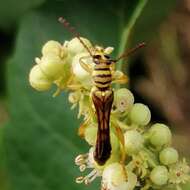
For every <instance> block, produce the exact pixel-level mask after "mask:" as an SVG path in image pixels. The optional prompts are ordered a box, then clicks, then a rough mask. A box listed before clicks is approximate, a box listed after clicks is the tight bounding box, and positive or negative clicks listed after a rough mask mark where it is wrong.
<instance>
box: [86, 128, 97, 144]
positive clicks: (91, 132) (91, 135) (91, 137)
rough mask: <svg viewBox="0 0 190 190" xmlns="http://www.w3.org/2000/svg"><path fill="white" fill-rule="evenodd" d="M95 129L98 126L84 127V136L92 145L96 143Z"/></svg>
mask: <svg viewBox="0 0 190 190" xmlns="http://www.w3.org/2000/svg"><path fill="white" fill-rule="evenodd" d="M97 130H98V128H97V127H96V126H94V125H92V126H89V127H87V128H86V129H85V132H84V137H85V140H86V141H87V142H88V144H89V145H92V146H94V145H95V144H96V137H97Z"/></svg>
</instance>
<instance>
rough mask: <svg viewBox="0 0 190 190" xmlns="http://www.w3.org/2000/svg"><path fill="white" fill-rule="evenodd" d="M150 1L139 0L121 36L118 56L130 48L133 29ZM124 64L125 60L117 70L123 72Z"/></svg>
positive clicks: (119, 64)
mask: <svg viewBox="0 0 190 190" xmlns="http://www.w3.org/2000/svg"><path fill="white" fill-rule="evenodd" d="M147 2H148V0H139V3H138V5H137V6H136V8H135V10H134V12H133V14H132V15H131V18H130V19H129V22H128V23H127V24H126V25H125V26H124V29H123V32H122V35H121V40H120V46H119V51H118V56H119V55H120V54H121V53H123V52H124V51H125V49H126V48H127V47H129V36H130V34H131V31H132V28H133V27H134V25H135V23H136V21H137V19H138V18H139V16H140V15H141V13H142V11H143V9H144V7H145V5H146V3H147ZM122 64H123V60H121V61H119V62H118V64H117V69H118V70H120V71H121V70H122ZM119 86H120V85H119V84H117V85H116V88H117V87H118V88H119Z"/></svg>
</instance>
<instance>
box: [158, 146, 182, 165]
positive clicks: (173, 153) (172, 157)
mask: <svg viewBox="0 0 190 190" xmlns="http://www.w3.org/2000/svg"><path fill="white" fill-rule="evenodd" d="M159 157H160V162H161V163H162V164H164V165H170V164H174V163H176V162H177V161H178V157H179V155H178V152H177V150H176V149H174V148H172V147H168V148H165V149H163V150H162V151H161V152H160V156H159Z"/></svg>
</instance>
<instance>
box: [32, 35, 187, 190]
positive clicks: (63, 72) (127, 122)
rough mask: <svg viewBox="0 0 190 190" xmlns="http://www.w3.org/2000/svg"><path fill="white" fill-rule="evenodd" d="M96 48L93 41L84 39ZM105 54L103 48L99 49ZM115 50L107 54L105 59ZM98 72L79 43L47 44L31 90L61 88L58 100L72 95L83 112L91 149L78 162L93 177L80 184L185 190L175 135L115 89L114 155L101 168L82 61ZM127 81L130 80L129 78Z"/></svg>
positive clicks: (83, 132)
mask: <svg viewBox="0 0 190 190" xmlns="http://www.w3.org/2000/svg"><path fill="white" fill-rule="evenodd" d="M81 39H82V40H83V42H84V43H85V44H86V45H87V46H88V48H90V49H91V48H92V45H91V43H90V41H89V40H87V39H85V38H81ZM100 48H102V47H100ZM112 51H113V48H112V47H107V48H105V49H104V52H105V53H106V54H110V53H111V52H112ZM85 56H87V58H86V59H84V61H85V63H86V64H88V65H89V66H91V67H92V68H93V66H94V63H93V60H92V58H91V57H88V56H89V53H88V52H87V50H86V49H85V48H84V47H83V45H82V44H81V43H80V42H79V40H78V39H77V38H74V39H72V40H70V41H65V43H64V44H63V45H62V44H60V43H59V42H57V41H48V42H47V43H46V44H45V45H44V46H43V48H42V57H41V58H36V59H35V62H36V64H35V65H34V66H33V68H32V69H31V71H30V75H29V81H30V84H31V86H32V87H33V88H34V89H36V90H38V91H46V90H49V89H50V88H51V87H52V85H53V84H54V85H56V87H57V91H56V92H55V93H54V96H57V95H59V93H60V92H62V91H66V90H67V91H69V96H68V100H69V102H70V103H71V104H72V106H71V108H72V109H74V108H76V107H78V108H79V111H78V118H80V117H83V120H84V122H83V123H82V124H81V126H80V127H79V135H80V136H81V137H83V138H84V139H85V140H86V142H87V143H88V144H89V146H90V148H89V151H88V152H87V153H85V154H80V155H78V156H77V157H76V159H75V163H76V165H77V166H79V170H80V172H81V173H82V172H84V171H85V170H87V169H89V170H90V172H89V174H88V175H86V176H84V175H82V176H80V177H78V178H76V182H77V183H85V184H90V183H91V182H92V181H93V180H94V179H95V178H96V177H101V178H102V183H101V189H102V190H133V189H141V190H146V189H150V188H152V189H163V188H171V189H175V188H176V189H177V190H179V189H180V185H181V184H184V183H186V182H187V181H189V179H190V176H189V171H190V168H189V166H188V165H187V163H186V160H185V159H184V158H179V155H178V151H177V150H176V149H175V148H173V147H172V145H171V143H172V133H171V131H170V129H169V127H168V126H167V125H165V124H162V123H155V124H152V123H151V122H150V120H151V112H150V110H149V108H148V107H147V106H146V105H144V104H141V103H134V96H133V94H132V92H131V91H130V90H128V89H127V88H120V89H114V102H113V108H112V111H111V116H110V138H111V146H112V152H111V156H110V158H109V159H108V160H107V162H106V163H105V164H104V165H103V166H100V165H98V164H97V163H96V161H95V160H94V157H93V152H94V147H95V143H96V136H97V120H96V115H95V110H94V107H93V103H92V100H91V95H90V92H91V89H92V87H93V82H92V77H91V75H90V74H89V73H88V72H86V71H85V69H84V68H83V67H82V66H81V64H80V63H79V60H80V58H81V57H85ZM112 69H113V75H115V76H117V77H118V78H122V79H123V78H126V77H125V75H124V74H123V72H122V71H118V70H115V68H112ZM126 79H127V78H126Z"/></svg>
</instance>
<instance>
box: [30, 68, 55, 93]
mask: <svg viewBox="0 0 190 190" xmlns="http://www.w3.org/2000/svg"><path fill="white" fill-rule="evenodd" d="M29 82H30V85H31V86H32V87H33V88H34V89H36V90H39V91H45V90H49V89H50V87H51V85H52V81H50V80H49V79H48V78H47V76H46V75H44V73H43V72H42V70H41V68H40V67H39V65H34V67H33V68H32V69H31V70H30V74H29Z"/></svg>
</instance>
